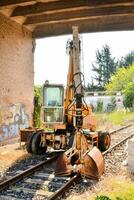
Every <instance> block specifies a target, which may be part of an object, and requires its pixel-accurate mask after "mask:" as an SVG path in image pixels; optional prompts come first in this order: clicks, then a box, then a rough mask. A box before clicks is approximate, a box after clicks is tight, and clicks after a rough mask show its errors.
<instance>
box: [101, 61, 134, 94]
mask: <svg viewBox="0 0 134 200" xmlns="http://www.w3.org/2000/svg"><path fill="white" fill-rule="evenodd" d="M133 79H134V64H133V65H132V66H130V67H128V68H125V67H122V68H119V69H118V70H117V72H116V74H114V75H112V76H111V79H110V80H111V81H110V82H109V83H107V84H106V85H105V89H106V90H107V91H123V90H124V89H125V88H126V86H127V84H128V83H129V82H131V81H132V80H133Z"/></svg>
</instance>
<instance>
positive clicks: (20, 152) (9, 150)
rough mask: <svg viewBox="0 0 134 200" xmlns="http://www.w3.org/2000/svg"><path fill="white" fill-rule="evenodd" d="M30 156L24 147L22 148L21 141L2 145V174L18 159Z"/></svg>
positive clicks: (0, 162)
mask: <svg viewBox="0 0 134 200" xmlns="http://www.w3.org/2000/svg"><path fill="white" fill-rule="evenodd" d="M26 156H28V153H27V152H26V150H25V149H24V148H20V146H19V143H16V144H9V145H6V146H1V147H0V176H1V177H2V175H3V173H4V172H5V171H6V170H7V169H8V168H9V167H10V166H12V165H13V164H14V163H15V162H16V161H17V160H20V159H22V158H23V157H26Z"/></svg>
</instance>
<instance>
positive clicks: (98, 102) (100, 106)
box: [96, 100, 103, 112]
mask: <svg viewBox="0 0 134 200" xmlns="http://www.w3.org/2000/svg"><path fill="white" fill-rule="evenodd" d="M96 110H97V112H102V111H103V101H101V100H98V101H97V108H96Z"/></svg>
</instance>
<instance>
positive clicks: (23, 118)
mask: <svg viewBox="0 0 134 200" xmlns="http://www.w3.org/2000/svg"><path fill="white" fill-rule="evenodd" d="M28 126H29V115H28V114H27V113H26V109H25V105H24V104H22V103H18V104H11V105H8V106H0V142H1V141H3V140H5V139H8V138H11V137H15V136H17V135H18V133H19V129H20V128H22V129H23V128H26V127H28Z"/></svg>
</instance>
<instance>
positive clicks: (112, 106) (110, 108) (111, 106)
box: [107, 97, 116, 112]
mask: <svg viewBox="0 0 134 200" xmlns="http://www.w3.org/2000/svg"><path fill="white" fill-rule="evenodd" d="M115 108H116V100H115V97H111V102H110V103H109V104H108V105H107V111H108V112H112V111H114V110H115Z"/></svg>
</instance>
